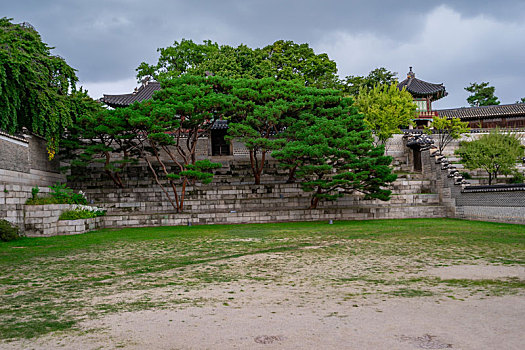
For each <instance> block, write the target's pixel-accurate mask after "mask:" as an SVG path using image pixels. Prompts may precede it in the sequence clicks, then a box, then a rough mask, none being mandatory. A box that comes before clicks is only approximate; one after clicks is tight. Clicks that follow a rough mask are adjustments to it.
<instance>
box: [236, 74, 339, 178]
mask: <svg viewBox="0 0 525 350" xmlns="http://www.w3.org/2000/svg"><path fill="white" fill-rule="evenodd" d="M232 84H233V88H232V90H231V94H232V95H233V96H234V97H235V98H236V102H235V109H234V110H232V111H231V113H230V116H231V123H230V124H229V129H228V134H229V138H230V139H233V138H235V139H237V140H239V141H240V142H242V143H244V145H245V146H246V148H247V149H248V151H249V153H250V164H251V167H252V172H253V175H254V179H255V184H260V181H261V175H262V172H263V168H264V163H265V160H266V156H267V154H268V153H269V152H271V151H273V150H276V149H279V148H280V147H282V145H283V144H284V143H285V142H287V141H289V140H290V139H293V131H294V130H297V128H298V127H300V125H303V124H302V121H301V118H300V113H302V112H304V111H307V110H309V109H311V108H312V107H313V106H314V105H315V104H317V103H319V100H318V99H319V98H320V97H323V96H324V97H323V98H332V99H334V98H336V99H339V95H340V93H339V92H337V91H333V90H323V89H317V88H309V87H305V86H304V85H303V84H302V83H300V82H298V81H285V80H281V81H278V80H276V79H273V78H266V79H258V80H249V79H238V80H234V81H232ZM290 169H291V168H290Z"/></svg>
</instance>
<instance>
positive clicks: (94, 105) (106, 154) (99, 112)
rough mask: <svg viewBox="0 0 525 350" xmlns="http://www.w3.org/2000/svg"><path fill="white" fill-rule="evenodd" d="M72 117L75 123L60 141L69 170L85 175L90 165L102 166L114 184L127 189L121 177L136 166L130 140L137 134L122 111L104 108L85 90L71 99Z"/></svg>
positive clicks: (74, 94) (75, 93) (73, 94)
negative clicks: (127, 167) (126, 168)
mask: <svg viewBox="0 0 525 350" xmlns="http://www.w3.org/2000/svg"><path fill="white" fill-rule="evenodd" d="M71 114H72V118H73V120H74V122H73V123H72V125H71V126H70V127H69V128H68V130H67V132H66V133H65V134H64V135H63V137H62V139H61V141H60V148H61V152H62V157H63V158H66V159H68V160H69V163H70V166H69V167H68V168H73V169H75V172H76V173H81V174H84V173H85V171H86V170H87V167H88V166H89V165H90V164H92V163H102V164H103V165H104V171H105V172H106V174H107V175H108V176H109V177H110V178H111V180H112V181H113V182H114V184H115V185H116V186H117V187H120V188H123V187H125V184H124V181H123V180H122V178H121V176H120V174H121V173H122V171H123V170H124V168H125V167H126V165H128V164H130V163H134V162H136V159H134V158H133V157H132V156H131V155H130V152H131V148H132V146H133V144H132V143H131V142H130V140H131V139H133V138H134V137H135V135H136V133H137V132H138V130H135V129H133V128H131V127H130V125H129V123H128V121H127V120H126V119H125V118H124V117H123V116H122V115H120V114H121V111H119V110H115V111H108V110H106V109H104V108H102V107H101V105H100V103H98V102H96V101H94V100H92V99H91V98H90V97H89V96H88V95H87V93H86V92H85V91H82V89H81V90H80V91H75V92H73V93H72V95H71Z"/></svg>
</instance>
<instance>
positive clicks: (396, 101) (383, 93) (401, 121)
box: [356, 83, 417, 145]
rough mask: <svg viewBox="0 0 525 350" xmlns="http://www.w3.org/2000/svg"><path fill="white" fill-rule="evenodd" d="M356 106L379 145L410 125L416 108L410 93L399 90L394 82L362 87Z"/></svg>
mask: <svg viewBox="0 0 525 350" xmlns="http://www.w3.org/2000/svg"><path fill="white" fill-rule="evenodd" d="M356 106H357V108H358V109H359V112H361V113H363V114H364V115H365V122H366V124H367V125H368V127H369V128H370V129H372V130H373V131H374V132H375V135H376V137H377V139H378V144H381V145H384V144H385V143H386V141H387V140H388V139H389V138H390V137H392V135H393V134H394V133H396V132H398V131H399V129H400V128H401V127H407V126H408V125H410V123H411V121H412V119H413V118H414V116H415V114H416V108H417V107H416V105H415V103H414V101H413V99H412V95H410V93H408V92H407V91H405V90H404V89H403V90H399V89H398V88H397V84H395V83H393V84H391V85H376V86H375V87H374V88H372V89H371V90H370V91H368V90H367V89H366V88H362V89H361V91H360V92H359V95H358V96H357V100H356Z"/></svg>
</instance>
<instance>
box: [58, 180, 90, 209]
mask: <svg viewBox="0 0 525 350" xmlns="http://www.w3.org/2000/svg"><path fill="white" fill-rule="evenodd" d="M49 188H50V189H51V193H50V194H51V197H53V198H55V199H57V200H58V201H59V202H60V203H63V204H87V200H86V198H85V197H84V196H83V195H82V194H81V193H75V192H73V190H72V189H71V188H68V187H67V186H66V185H65V184H60V183H57V184H55V185H53V186H51V187H49Z"/></svg>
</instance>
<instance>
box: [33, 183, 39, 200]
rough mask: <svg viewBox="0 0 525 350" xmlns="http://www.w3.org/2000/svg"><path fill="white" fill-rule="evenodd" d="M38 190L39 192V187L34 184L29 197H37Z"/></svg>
mask: <svg viewBox="0 0 525 350" xmlns="http://www.w3.org/2000/svg"><path fill="white" fill-rule="evenodd" d="M38 192H40V188H38V186H35V187H33V188H32V189H31V199H37V198H38Z"/></svg>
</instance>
